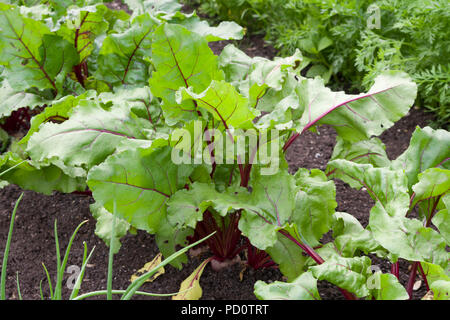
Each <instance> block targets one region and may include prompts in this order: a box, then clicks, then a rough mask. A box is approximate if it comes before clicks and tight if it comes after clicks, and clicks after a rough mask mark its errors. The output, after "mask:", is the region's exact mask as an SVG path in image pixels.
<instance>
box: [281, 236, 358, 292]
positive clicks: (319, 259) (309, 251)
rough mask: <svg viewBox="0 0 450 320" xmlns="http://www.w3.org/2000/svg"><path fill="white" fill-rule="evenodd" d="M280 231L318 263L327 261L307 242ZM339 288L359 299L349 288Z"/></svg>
mask: <svg viewBox="0 0 450 320" xmlns="http://www.w3.org/2000/svg"><path fill="white" fill-rule="evenodd" d="M278 232H280V233H281V234H282V235H284V236H285V237H286V238H288V239H289V240H291V241H292V242H294V243H295V244H296V245H298V246H299V247H300V248H302V249H303V251H305V252H306V254H307V255H309V256H310V257H311V258H312V259H313V260H314V261H315V262H316V263H317V264H322V263H324V262H325V260H323V259H322V257H321V256H320V255H319V254H318V253H317V252H315V251H314V249H313V248H311V247H310V246H308V245H307V244H302V243H300V242H298V241H297V239H295V238H294V237H293V236H291V235H290V234H289V233H287V232H286V231H284V230H279V231H278ZM338 289H339V291H341V293H342V294H343V296H344V297H345V298H346V299H347V300H357V298H356V297H355V295H353V294H352V293H350V292H348V291H347V290H345V289H342V288H339V287H338Z"/></svg>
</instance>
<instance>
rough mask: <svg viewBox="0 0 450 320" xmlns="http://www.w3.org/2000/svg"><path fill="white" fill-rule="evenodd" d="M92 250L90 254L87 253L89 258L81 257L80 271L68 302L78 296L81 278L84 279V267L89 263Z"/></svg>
mask: <svg viewBox="0 0 450 320" xmlns="http://www.w3.org/2000/svg"><path fill="white" fill-rule="evenodd" d="M85 249H86V250H87V247H86V246H85ZM94 249H95V247H94V248H92V250H91V252H90V253H89V256H88V257H87V258H86V259H85V258H84V257H83V261H84V262H83V264H82V266H81V271H80V274H79V275H78V278H77V281H76V282H75V286H74V288H73V290H72V294H71V295H70V298H69V299H70V300H74V299H75V298H76V297H77V296H78V291H79V290H80V287H81V282H82V281H83V277H84V272H85V270H86V266H87V264H88V262H89V259H90V258H91V256H92V254H93V253H94Z"/></svg>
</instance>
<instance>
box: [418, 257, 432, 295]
mask: <svg viewBox="0 0 450 320" xmlns="http://www.w3.org/2000/svg"><path fill="white" fill-rule="evenodd" d="M419 271H420V273H421V274H422V278H423V281H424V282H425V286H426V287H427V292H428V291H430V286H429V285H428V279H427V276H426V275H425V272H424V271H423V268H422V264H421V263H419Z"/></svg>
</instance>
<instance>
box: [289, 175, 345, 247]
mask: <svg viewBox="0 0 450 320" xmlns="http://www.w3.org/2000/svg"><path fill="white" fill-rule="evenodd" d="M294 178H295V181H296V185H297V186H298V187H299V191H298V192H297V194H296V196H295V209H294V213H293V218H292V221H294V222H295V223H296V225H297V228H298V231H299V233H300V234H301V235H302V237H303V238H304V240H306V242H307V243H308V245H309V246H312V247H313V246H317V245H319V240H320V239H321V238H322V236H323V235H324V234H325V233H327V232H328V231H329V230H330V227H331V224H332V221H333V214H334V209H335V208H336V207H337V202H336V200H335V199H336V187H335V185H334V182H333V181H329V180H328V179H327V177H326V175H325V174H324V173H323V172H322V171H321V170H319V169H312V170H311V171H309V170H308V169H303V168H301V169H299V170H298V171H297V172H296V173H295V175H294Z"/></svg>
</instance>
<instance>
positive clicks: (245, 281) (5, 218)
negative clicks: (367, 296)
mask: <svg viewBox="0 0 450 320" xmlns="http://www.w3.org/2000/svg"><path fill="white" fill-rule="evenodd" d="M228 43H230V41H219V42H216V43H212V44H211V48H212V49H213V51H214V52H215V53H216V54H218V53H220V51H221V50H222V48H223V47H224V46H225V45H226V44H228ZM244 43H245V44H246V45H245V48H244V50H245V51H246V52H247V54H248V55H250V56H265V57H267V58H273V57H274V55H275V53H276V52H275V50H274V49H273V48H271V47H270V46H266V45H265V44H264V41H263V38H262V37H251V38H247V39H246V40H245V42H244ZM431 119H432V116H431V115H430V114H427V113H424V112H423V111H421V110H419V109H417V108H412V109H411V111H410V112H409V114H408V115H407V116H406V117H404V118H403V119H401V120H400V121H398V122H397V123H396V124H395V125H394V126H393V127H392V128H390V129H388V130H387V131H386V132H385V133H383V134H382V135H381V137H380V138H381V140H382V141H383V142H384V143H385V144H386V151H387V154H388V156H389V158H390V159H395V158H396V157H397V156H399V155H400V154H401V153H402V152H403V151H404V150H405V149H406V148H407V146H408V145H409V140H410V137H411V134H412V132H413V131H414V129H415V127H416V126H420V127H424V126H426V125H428V124H429V121H430V120H431ZM319 132H320V135H318V134H315V133H312V132H307V133H306V134H304V135H302V137H300V138H299V139H297V140H296V141H295V143H294V144H293V145H292V146H291V147H290V149H289V151H288V153H287V160H288V163H289V168H290V172H291V173H294V172H295V171H296V170H297V169H298V168H300V167H303V168H308V169H312V168H319V169H321V170H324V169H325V167H326V164H327V162H328V160H329V159H330V157H331V153H332V151H333V147H334V145H335V137H336V134H335V132H334V130H333V129H332V128H331V127H327V126H321V127H320V128H319ZM335 183H336V193H337V196H336V200H337V202H338V207H337V208H336V211H345V212H347V213H350V214H352V215H353V216H355V217H356V218H357V219H358V220H359V221H360V222H361V223H362V224H363V226H366V225H367V223H368V217H369V211H370V209H371V208H372V206H373V204H374V203H373V201H372V199H371V198H370V197H369V195H368V194H367V193H366V192H364V191H358V190H353V189H351V188H350V187H349V186H348V185H347V184H345V183H343V182H341V181H339V180H336V181H335ZM21 192H22V190H21V189H20V188H19V187H17V186H15V185H9V186H7V187H5V188H3V189H2V190H0V259H3V251H4V246H5V244H6V239H7V235H8V229H9V222H10V220H9V219H10V217H11V213H12V210H13V207H14V204H15V202H16V200H17V199H18V198H19V195H20V193H21ZM91 203H93V200H92V198H91V197H88V196H83V195H77V194H62V193H59V192H54V193H53V195H51V196H46V195H41V194H38V193H36V192H32V191H25V194H24V197H23V199H22V201H21V203H20V205H19V208H18V211H17V216H16V221H15V225H14V233H13V237H12V243H11V249H10V254H9V260H8V269H7V279H6V280H7V281H6V282H7V283H6V294H7V298H8V299H18V293H17V286H16V274H17V273H18V276H19V280H20V289H21V294H22V297H23V299H26V300H38V299H40V293H39V283H40V281H41V280H43V281H42V287H43V292H44V296H45V297H46V298H48V296H49V291H48V284H47V281H46V279H45V272H44V269H43V266H42V264H43V263H44V264H45V266H46V267H47V268H48V271H49V273H50V275H51V276H52V280H53V281H54V280H55V277H56V273H55V270H56V255H55V239H54V235H53V228H54V221H55V219H57V226H58V236H59V242H60V246H61V251H62V252H64V250H65V247H66V245H67V243H68V241H69V238H70V236H71V235H72V232H73V231H74V230H75V228H76V227H77V225H78V224H79V223H80V222H81V221H83V220H88V221H87V223H86V224H85V225H83V226H82V227H81V229H80V230H79V232H78V234H77V236H76V238H75V241H74V243H73V246H72V249H71V254H70V257H69V261H68V265H77V266H81V261H82V257H83V242H86V243H87V246H88V250H89V251H90V250H91V249H92V248H93V247H94V246H95V251H94V254H93V256H92V258H91V260H90V261H89V265H88V266H87V269H86V273H85V279H84V281H83V283H82V285H81V290H80V294H82V293H85V292H90V291H95V290H104V289H106V277H107V266H108V253H109V248H108V247H107V246H106V245H105V244H104V242H103V241H102V240H100V239H99V238H98V237H97V236H96V235H95V234H94V230H95V224H96V221H95V219H94V218H93V217H92V215H91V213H90V211H89V205H90V204H91ZM325 237H329V235H326V236H325ZM121 243H122V247H121V249H120V251H119V252H118V253H117V254H116V255H115V256H114V272H113V288H114V289H126V287H127V286H128V285H129V284H130V278H131V276H132V275H133V274H134V273H135V272H136V271H137V270H138V269H140V268H141V267H142V266H143V265H144V264H145V263H147V262H149V261H151V260H152V259H153V258H154V257H155V256H156V255H157V254H158V248H157V246H156V243H155V240H154V236H152V235H150V234H147V233H146V232H142V231H138V232H137V234H136V235H130V234H129V235H126V236H125V237H123V238H122V239H121ZM207 257H208V253H207V252H206V253H203V254H202V255H200V256H189V261H188V263H187V264H186V265H184V267H183V269H182V270H178V269H175V268H173V267H171V266H168V267H166V268H165V273H164V274H163V275H161V276H160V277H159V278H157V279H156V280H155V281H154V282H152V283H146V284H145V285H144V286H143V287H142V288H141V290H142V291H146V292H152V293H172V292H177V291H178V290H179V287H180V284H181V282H182V281H183V280H184V279H186V278H187V277H188V276H189V275H190V274H191V273H192V272H193V271H194V269H195V268H196V267H197V266H198V265H199V264H200V263H201V262H202V261H203V260H204V259H206V258H207ZM371 258H373V264H378V265H379V267H380V268H381V270H382V271H383V272H388V271H389V268H390V264H389V263H386V262H385V261H380V260H379V259H377V258H376V257H371ZM242 260H245V257H244V256H242ZM408 266H409V263H408V262H406V261H401V260H400V281H401V283H402V284H404V285H405V284H406V283H407V281H408V277H409V272H408ZM243 269H244V267H243V265H240V264H235V265H233V266H231V267H229V268H228V269H225V270H223V271H221V272H215V271H213V270H212V269H211V267H210V266H209V265H208V266H207V267H206V268H205V270H204V272H203V274H202V277H201V279H200V285H201V287H202V290H203V295H202V298H201V299H204V300H255V299H256V297H255V295H254V293H253V290H254V288H253V285H254V283H255V282H256V281H257V280H263V281H266V282H273V281H283V277H282V274H281V273H280V272H279V270H278V269H274V268H269V269H261V270H253V269H249V268H247V269H245V270H244V271H243ZM240 275H243V277H242V280H241V279H240ZM70 276H71V274H69V273H66V274H65V278H64V282H63V298H68V297H69V295H70V290H69V289H68V288H67V285H66V283H67V280H68V278H69V277H70ZM318 288H319V293H320V295H321V298H322V299H324V300H341V299H344V298H343V296H342V295H341V293H340V292H339V290H337V288H336V287H335V286H334V285H332V284H329V283H327V282H325V281H319V282H318ZM425 293H426V289H425V288H424V285H423V284H422V286H421V287H420V288H419V289H418V290H416V291H414V295H413V299H420V298H422V297H423V296H424V295H425ZM92 299H104V297H98V298H95V297H94V298H92ZM134 299H171V298H170V297H143V296H135V297H134Z"/></svg>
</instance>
